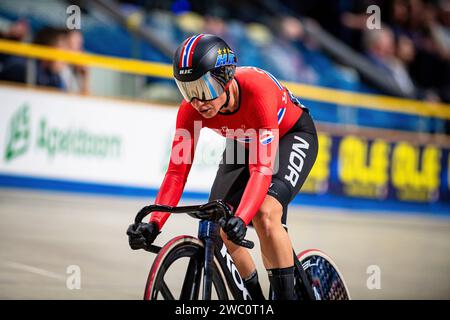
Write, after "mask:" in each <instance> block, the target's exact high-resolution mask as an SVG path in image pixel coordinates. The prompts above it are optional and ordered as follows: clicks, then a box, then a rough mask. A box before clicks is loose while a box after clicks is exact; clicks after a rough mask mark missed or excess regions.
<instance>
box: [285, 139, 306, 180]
mask: <svg viewBox="0 0 450 320" xmlns="http://www.w3.org/2000/svg"><path fill="white" fill-rule="evenodd" d="M294 139H295V140H297V141H299V142H300V143H294V144H293V145H292V151H291V154H290V155H289V165H288V170H289V175H285V176H284V178H285V179H286V180H287V181H289V183H290V184H291V185H292V186H293V187H295V185H296V184H297V182H298V178H299V177H300V172H301V171H302V168H303V164H304V162H305V158H306V153H305V152H304V151H303V150H302V149H305V150H308V149H309V143H308V142H307V141H306V140H304V139H302V138H301V137H297V136H294Z"/></svg>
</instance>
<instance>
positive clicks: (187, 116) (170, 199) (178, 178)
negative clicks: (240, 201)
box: [150, 102, 198, 230]
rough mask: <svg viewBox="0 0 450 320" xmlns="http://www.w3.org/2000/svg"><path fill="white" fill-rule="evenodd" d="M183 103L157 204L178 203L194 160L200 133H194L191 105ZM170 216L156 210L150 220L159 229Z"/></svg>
mask: <svg viewBox="0 0 450 320" xmlns="http://www.w3.org/2000/svg"><path fill="white" fill-rule="evenodd" d="M184 103H186V102H184ZM184 103H183V104H184ZM183 104H182V105H181V106H180V108H179V111H178V115H177V125H176V132H175V137H174V139H173V142H172V151H171V155H170V160H169V166H168V169H167V172H166V175H165V177H164V180H163V182H162V184H161V187H160V189H159V192H158V195H157V196H156V200H155V204H160V205H169V206H176V205H177V204H178V202H179V201H180V198H181V195H182V194H183V190H184V186H185V184H186V181H187V178H188V175H189V171H190V170H191V166H192V161H193V160H194V153H195V146H196V144H197V141H196V138H197V136H198V133H197V134H196V135H194V118H193V116H192V113H191V111H192V110H191V109H192V108H191V107H190V106H187V108H186V107H184V108H183ZM169 216H170V213H166V212H154V213H152V215H151V217H150V222H155V223H156V224H157V225H158V229H159V230H161V228H162V227H163V225H164V223H165V222H166V220H167V219H168V218H169Z"/></svg>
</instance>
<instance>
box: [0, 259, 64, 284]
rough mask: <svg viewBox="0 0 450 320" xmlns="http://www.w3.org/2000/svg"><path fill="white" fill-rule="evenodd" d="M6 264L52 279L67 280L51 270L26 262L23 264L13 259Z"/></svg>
mask: <svg viewBox="0 0 450 320" xmlns="http://www.w3.org/2000/svg"><path fill="white" fill-rule="evenodd" d="M4 264H5V265H6V266H8V267H10V268H13V269H17V270H22V271H27V272H30V273H34V274H38V275H40V276H44V277H47V278H51V279H56V280H63V281H66V277H65V276H63V275H60V274H57V273H54V272H51V271H47V270H44V269H41V268H36V267H33V266H29V265H26V264H22V263H18V262H13V261H7V262H5V263H4Z"/></svg>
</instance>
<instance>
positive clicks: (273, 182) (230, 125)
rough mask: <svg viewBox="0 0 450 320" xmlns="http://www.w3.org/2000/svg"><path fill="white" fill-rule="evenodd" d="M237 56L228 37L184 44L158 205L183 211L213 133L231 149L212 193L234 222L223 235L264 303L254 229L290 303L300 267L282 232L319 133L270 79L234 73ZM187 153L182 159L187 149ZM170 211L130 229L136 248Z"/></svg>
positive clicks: (258, 73) (241, 70) (278, 290)
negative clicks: (201, 141)
mask: <svg viewBox="0 0 450 320" xmlns="http://www.w3.org/2000/svg"><path fill="white" fill-rule="evenodd" d="M236 62H237V59H236V56H235V54H234V52H233V50H232V49H231V48H230V47H229V46H228V45H227V44H226V43H225V41H224V40H222V39H221V38H219V37H217V36H214V35H209V34H198V35H194V36H192V37H190V38H188V39H186V40H185V41H184V42H183V43H182V44H181V45H180V46H179V47H178V49H177V50H176V52H175V55H174V59H173V72H174V77H175V82H176V84H177V86H178V88H179V90H180V92H181V94H182V95H183V98H184V100H183V102H182V103H181V106H180V108H179V110H178V115H177V121H176V128H177V130H176V134H175V138H174V141H173V145H172V153H171V159H170V163H169V167H168V169H167V173H166V175H165V178H164V180H163V182H162V185H161V188H160V191H159V193H158V195H157V197H156V200H155V203H157V204H164V205H170V206H176V205H177V203H178V201H179V200H180V198H181V195H182V192H183V189H184V185H185V183H186V180H187V177H188V174H189V170H190V168H191V163H192V159H193V156H194V151H195V146H196V142H197V137H198V132H196V131H198V130H199V129H200V128H201V127H208V128H211V129H213V130H215V131H216V132H217V133H219V134H221V135H223V136H224V137H226V138H227V139H226V140H227V145H226V148H225V151H224V154H223V159H222V162H221V164H220V165H219V169H218V172H217V175H216V178H215V181H214V184H213V186H212V189H211V193H210V200H216V199H223V200H224V201H226V202H227V203H229V204H230V205H231V206H232V207H233V208H234V209H235V214H234V217H232V218H231V219H229V221H227V222H226V223H224V224H223V225H222V230H221V236H222V239H223V241H224V243H225V245H226V246H227V249H228V251H229V253H230V254H231V256H232V258H233V261H234V262H235V264H236V267H237V268H238V271H239V273H240V274H241V276H242V277H243V279H244V281H245V284H246V287H247V289H248V291H249V293H250V295H251V296H252V298H253V299H257V300H261V299H264V296H263V294H262V290H261V287H260V285H259V282H258V275H257V272H256V268H255V264H254V262H253V259H252V258H251V256H250V253H249V252H248V250H247V249H246V248H244V247H241V246H238V245H236V244H235V243H234V242H233V241H239V240H242V239H244V237H245V234H246V230H247V225H249V224H250V223H252V224H253V226H254V228H255V229H256V232H257V235H258V238H259V240H260V246H261V253H262V258H263V263H264V266H265V268H266V269H267V271H268V275H269V281H270V284H271V286H272V288H273V290H274V294H275V298H276V299H279V300H293V299H294V298H295V297H294V260H293V253H292V252H293V251H292V245H291V242H290V239H289V236H288V234H287V231H286V229H285V228H284V226H285V225H286V219H287V207H288V204H289V202H290V201H291V200H292V199H293V198H294V197H295V195H296V194H297V193H298V191H299V190H300V188H301V187H302V185H303V183H304V181H305V179H306V177H307V176H308V174H309V172H310V170H311V168H312V166H313V164H314V162H315V159H316V156H317V150H318V140H317V133H316V129H315V126H314V123H313V120H312V118H311V117H310V115H309V111H308V109H307V108H305V107H304V106H303V105H301V104H300V103H299V101H298V100H297V99H296V98H295V97H294V96H293V95H292V94H291V93H290V92H289V90H288V89H287V88H286V87H284V86H282V85H281V84H280V83H279V82H278V80H277V79H275V78H274V77H273V76H272V75H271V74H270V73H268V72H265V71H263V70H261V69H258V68H254V67H236ZM180 150H181V151H180ZM169 215H170V214H168V213H162V212H159V213H156V212H155V213H153V214H152V216H151V218H150V222H149V223H141V224H139V225H134V224H133V225H130V227H129V229H128V231H127V234H128V235H129V243H130V246H131V248H132V249H140V248H145V247H146V246H149V245H150V244H151V243H152V242H153V241H154V239H155V238H156V236H157V235H158V233H159V232H160V230H161V228H162V227H163V225H164V223H165V221H166V220H167V218H168V216H169Z"/></svg>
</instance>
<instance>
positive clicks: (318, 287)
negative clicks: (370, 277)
mask: <svg viewBox="0 0 450 320" xmlns="http://www.w3.org/2000/svg"><path fill="white" fill-rule="evenodd" d="M297 258H298V260H299V261H300V263H301V264H302V266H303V269H304V270H305V272H306V274H307V276H308V280H309V282H310V284H311V285H312V288H313V291H314V295H315V296H316V299H317V300H350V293H349V292H348V287H347V285H346V283H345V281H344V278H343V277H342V274H341V273H340V271H339V269H338V268H337V266H336V264H335V263H334V262H333V260H332V259H331V258H330V257H329V256H327V255H326V254H325V253H323V252H322V251H320V250H315V249H312V250H306V251H303V252H301V253H300V254H298V255H297Z"/></svg>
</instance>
